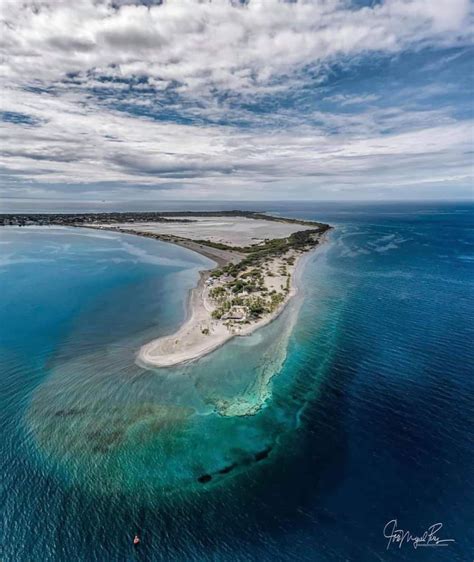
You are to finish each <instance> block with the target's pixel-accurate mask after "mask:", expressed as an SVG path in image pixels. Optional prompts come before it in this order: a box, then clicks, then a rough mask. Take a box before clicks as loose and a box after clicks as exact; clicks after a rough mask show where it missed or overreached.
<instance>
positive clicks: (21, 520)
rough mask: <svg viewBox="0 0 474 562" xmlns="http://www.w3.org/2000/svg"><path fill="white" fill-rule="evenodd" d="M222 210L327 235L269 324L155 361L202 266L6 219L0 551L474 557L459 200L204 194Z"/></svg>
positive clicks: (470, 381) (467, 266)
mask: <svg viewBox="0 0 474 562" xmlns="http://www.w3.org/2000/svg"><path fill="white" fill-rule="evenodd" d="M196 206H197V204H196V203H194V204H193V209H196ZM169 207H170V206H169V205H168V206H167V208H169ZM172 207H173V208H177V207H178V205H177V204H173V205H172ZM236 207H238V208H244V207H245V208H253V209H255V210H266V211H269V212H272V213H274V214H276V213H280V214H282V215H286V216H291V217H295V218H301V219H315V220H321V221H324V222H328V223H330V224H331V225H333V226H334V227H335V228H334V230H333V231H331V234H330V239H329V242H328V243H326V244H325V245H324V246H322V247H321V248H320V249H319V250H318V251H317V252H315V253H314V254H313V255H311V257H310V259H308V261H307V264H306V266H305V268H304V270H303V272H302V280H301V290H300V292H299V294H298V296H297V297H296V299H294V301H293V302H292V303H291V304H290V306H289V307H288V308H287V309H286V310H285V311H284V313H283V314H282V315H280V316H279V317H278V319H277V320H275V321H274V322H273V323H271V324H270V325H268V326H266V327H264V328H262V329H261V330H259V331H257V332H256V333H254V334H253V335H252V336H250V337H246V338H240V339H238V340H233V341H231V342H229V343H228V344H226V345H225V346H223V347H222V348H220V349H219V350H217V351H215V352H214V353H212V354H210V355H209V356H207V357H205V358H203V359H201V360H200V361H198V362H196V363H191V364H189V365H186V366H182V367H179V368H178V367H177V368H171V369H164V370H163V369H161V370H159V369H158V370H146V369H143V368H141V367H139V366H138V365H137V364H136V363H135V355H136V352H137V350H138V348H139V347H140V345H142V344H143V343H146V342H147V341H149V340H150V339H152V338H153V337H157V336H160V335H163V334H166V333H170V332H172V331H173V330H174V329H175V328H176V327H177V326H178V325H179V324H180V322H182V320H183V319H184V317H185V314H186V299H187V294H188V291H189V289H190V288H191V287H192V286H193V285H194V284H195V283H196V281H197V279H198V272H199V270H200V269H205V268H208V267H209V266H210V264H211V262H210V261H209V260H207V259H206V258H204V257H202V256H199V255H196V254H194V253H192V252H190V251H188V250H186V249H184V248H179V247H175V246H172V245H169V244H165V243H162V242H158V241H155V240H150V239H145V238H140V237H134V236H130V235H123V234H117V233H105V232H98V231H93V230H86V229H65V228H39V227H31V228H30V227H25V228H10V227H8V228H3V229H1V230H0V249H1V254H0V295H1V297H0V432H1V438H0V448H1V449H0V466H1V468H0V470H1V480H2V485H1V488H0V492H1V506H2V528H1V531H0V542H1V550H0V560H2V562H13V561H15V562H16V561H25V562H36V561H38V562H46V561H57V562H65V561H68V562H69V561H76V560H77V561H84V562H89V561H91V562H92V561H97V562H108V561H129V560H130V561H137V560H143V561H145V560H146V561H155V560H156V561H160V560H163V561H175V560H176V561H207V560H209V561H211V560H212V561H253V560H259V561H265V560H272V561H275V560H282V561H287V560H288V561H290V560H303V561H305V560H308V561H309V560H311V561H313V560H314V561H321V562H325V561H328V562H329V561H331V562H332V561H351V562H352V561H361V562H366V561H372V560H374V561H392V560H394V561H395V560H397V561H398V560H402V561H405V560H407V561H408V560H410V561H411V560H423V561H424V560H446V561H463V562H464V561H466V560H472V558H473V545H474V540H473V539H474V532H473V528H472V522H473V521H474V478H473V475H474V445H473V443H474V402H473V396H474V378H473V375H474V346H473V345H472V342H473V341H474V337H473V336H474V322H473V316H474V309H473V301H474V275H473V267H474V252H473V247H474V230H473V226H474V205H473V204H469V203H429V202H419V203H390V204H389V203H386V204H381V203H371V204H369V203H337V204H336V203H319V204H316V203H274V204H272V203H266V204H263V203H259V204H257V203H247V204H245V205H244V204H242V205H240V204H239V205H236V204H235V203H232V204H230V203H227V204H223V203H215V204H202V205H201V208H203V209H209V210H211V209H216V208H227V209H228V208H236ZM182 208H186V204H183V205H182ZM163 210H166V209H165V208H164V209H163ZM395 519H396V520H397V525H398V528H399V529H403V530H408V531H410V532H411V533H412V534H413V535H422V534H423V532H424V531H425V530H426V529H427V528H428V527H430V526H431V525H433V524H435V523H442V525H443V526H442V528H441V529H440V530H439V531H438V532H437V535H438V536H439V538H440V539H453V542H450V543H446V544H447V546H445V547H442V546H438V547H426V548H423V547H422V546H419V547H418V548H417V549H416V550H415V549H414V548H413V543H411V542H409V541H405V543H403V544H401V545H398V544H393V543H392V544H388V539H387V538H386V537H385V536H384V534H386V533H387V531H386V530H385V532H384V528H385V526H386V525H387V523H389V522H390V521H393V520H395ZM135 533H138V534H139V536H140V538H141V543H140V545H139V546H138V547H134V546H133V545H132V539H133V536H134V535H135ZM387 547H388V548H387Z"/></svg>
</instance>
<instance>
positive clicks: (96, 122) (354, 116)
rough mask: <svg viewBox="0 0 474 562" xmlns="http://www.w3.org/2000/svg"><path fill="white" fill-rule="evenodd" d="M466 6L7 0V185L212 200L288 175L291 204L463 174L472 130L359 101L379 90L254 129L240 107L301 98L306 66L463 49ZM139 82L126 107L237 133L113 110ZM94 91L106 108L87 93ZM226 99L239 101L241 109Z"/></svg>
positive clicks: (316, 69)
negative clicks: (287, 96)
mask: <svg viewBox="0 0 474 562" xmlns="http://www.w3.org/2000/svg"><path fill="white" fill-rule="evenodd" d="M114 6H115V7H114ZM117 6H118V7H117ZM469 6H470V5H469V2H468V0H449V1H448V0H436V1H429V0H386V1H385V2H383V3H381V4H376V5H374V6H373V7H365V8H362V9H356V8H354V7H352V6H351V5H350V4H349V2H348V1H343V0H326V1H324V2H323V1H314V2H298V3H279V2H276V1H273V0H265V1H263V0H262V1H251V2H249V3H248V5H244V6H236V5H234V4H232V3H230V2H228V1H223V0H221V1H216V2H213V3H212V4H211V3H197V2H192V1H191V0H180V1H179V2H167V3H165V4H164V5H163V6H153V7H150V8H148V7H146V6H139V5H135V3H131V4H127V3H126V2H123V3H117V2H115V3H112V2H109V1H107V2H106V1H98V0H76V1H75V2H70V1H69V0H64V1H62V0H54V1H46V0H35V1H24V2H19V1H18V0H3V3H2V20H1V22H0V26H1V32H0V37H1V38H0V50H1V53H2V55H3V62H2V64H1V67H0V68H1V70H2V74H3V95H2V99H1V103H2V106H3V110H4V111H7V112H10V113H18V114H23V115H26V116H29V118H30V119H32V120H34V122H32V123H31V124H28V123H26V124H24V125H21V124H18V123H11V122H9V123H5V124H4V127H3V132H2V137H1V145H2V149H3V150H2V152H3V158H2V163H1V166H2V170H3V175H4V177H7V178H8V184H7V188H8V189H9V190H11V189H15V190H18V189H20V190H21V189H33V191H35V189H36V193H39V192H40V190H44V187H37V188H35V187H34V185H33V186H32V187H31V185H32V184H34V182H38V183H41V185H42V186H44V185H46V184H48V183H49V184H61V185H63V184H88V183H104V182H111V183H114V184H115V185H116V186H121V189H122V190H123V193H125V192H126V193H128V192H129V191H128V190H130V189H131V188H130V186H131V185H133V184H140V185H141V186H150V191H151V190H152V188H153V186H158V187H160V186H163V187H166V188H169V186H170V185H171V186H173V185H176V186H177V187H179V188H180V190H181V192H182V193H183V194H187V193H189V194H193V193H194V194H203V195H204V196H205V195H214V196H215V197H217V198H218V197H220V196H223V197H225V196H227V195H228V193H229V192H232V191H235V190H236V189H238V190H239V192H241V193H242V196H245V194H246V193H247V194H255V193H257V192H260V190H262V189H263V190H264V189H265V186H266V185H267V184H268V183H269V182H272V183H273V184H274V185H275V186H276V187H275V189H277V188H278V185H280V184H281V185H284V183H285V182H286V185H287V190H288V194H289V196H291V189H292V188H291V186H290V184H291V185H294V186H297V187H296V189H300V187H301V189H302V190H304V189H308V186H315V187H317V188H318V189H323V190H324V189H327V183H328V181H330V182H331V188H333V189H336V188H338V186H340V187H344V188H345V187H347V186H349V188H351V189H354V190H356V189H357V188H358V187H359V185H360V183H361V182H364V183H365V185H370V184H371V183H374V184H375V182H377V181H379V182H380V179H381V178H382V177H383V178H384V181H386V182H387V184H390V182H392V181H393V182H395V181H396V179H397V177H398V178H399V179H400V181H401V182H408V183H409V182H410V178H412V180H413V182H417V183H420V182H421V181H422V179H420V178H419V177H418V175H419V173H422V172H423V171H426V170H428V169H430V170H432V173H430V175H429V177H436V178H441V179H440V180H439V179H438V180H436V181H450V180H449V178H457V179H458V180H459V178H462V177H465V175H466V174H467V173H468V172H467V171H466V163H465V159H463V155H464V154H465V153H466V152H467V151H468V150H469V147H470V142H471V141H470V126H471V125H470V124H469V123H466V122H457V121H456V120H455V119H454V118H452V117H451V115H450V113H449V111H439V110H431V111H417V110H416V109H410V110H408V109H407V108H385V109H383V108H379V107H371V104H373V103H374V102H377V101H379V100H380V96H379V95H375V94H371V93H368V94H351V95H347V94H334V95H332V96H330V97H327V98H326V99H327V100H329V101H333V102H337V103H339V104H340V105H341V106H349V107H350V108H351V109H353V108H356V109H357V110H359V112H358V113H355V112H351V113H323V112H318V111H316V110H313V111H312V112H311V114H309V115H304V114H302V115H295V114H294V113H291V112H289V111H287V110H285V109H284V108H277V109H276V110H275V111H274V112H273V113H271V114H270V118H268V117H267V118H265V124H266V127H261V126H260V124H261V123H260V120H261V119H263V117H260V116H259V115H258V114H255V113H252V114H250V113H248V112H247V110H246V109H245V107H241V106H239V103H242V100H245V99H255V96H258V95H262V94H265V95H266V96H270V98H271V97H272V96H276V95H277V94H281V93H282V92H283V93H284V92H285V91H298V89H299V88H301V87H302V86H304V85H305V80H306V78H305V75H304V73H303V72H302V69H304V68H308V67H310V68H311V76H312V78H311V80H313V81H316V82H317V81H318V80H319V81H323V80H324V78H325V76H326V74H327V72H328V65H330V64H332V63H333V62H334V61H336V60H338V61H341V60H343V61H347V60H351V61H352V62H353V61H354V60H357V59H358V57H363V56H369V55H371V54H372V55H373V54H376V53H381V52H382V53H389V54H396V53H400V52H402V51H404V50H406V49H418V48H420V47H426V46H439V45H442V46H456V45H464V44H467V43H469V40H470V38H469V30H470V28H469ZM137 77H139V78H140V79H141V80H142V82H141V83H140V84H138V85H137V86H135V87H134V92H135V93H134V95H133V96H132V97H131V98H130V99H128V100H127V101H128V103H130V104H132V105H133V106H134V107H135V109H136V108H145V109H146V108H147V107H152V108H153V109H154V111H161V110H162V111H163V112H166V111H170V110H176V111H177V112H179V111H180V110H182V108H183V105H182V104H188V105H187V109H186V110H187V114H188V115H192V116H195V117H200V118H202V119H203V121H204V122H205V121H206V118H208V117H209V116H212V117H213V118H217V117H219V118H220V117H222V121H223V122H225V118H226V117H230V116H232V118H233V119H237V116H238V117H239V118H241V119H248V121H249V126H248V127H239V126H235V125H234V126H232V125H231V124H230V121H229V120H228V124H218V125H217V124H214V125H212V126H211V125H210V124H202V123H201V124H199V125H198V124H183V123H181V124H180V123H179V122H172V119H171V118H169V119H167V120H165V119H163V120H162V121H156V120H152V119H146V118H144V117H138V116H137V115H133V114H132V113H125V112H122V113H120V112H118V111H116V110H114V109H113V106H114V102H116V101H117V100H118V99H119V98H118V97H116V96H119V94H120V93H121V92H126V91H127V90H128V89H129V85H128V83H127V82H126V81H110V80H112V79H115V80H117V79H120V80H129V79H132V78H135V79H136V78H137ZM66 78H68V79H69V80H72V81H73V83H69V84H65V82H64V81H65V80H66ZM104 80H106V81H105V82H104ZM105 88H107V93H106V100H105V102H106V103H105V102H104V100H101V99H99V97H97V96H94V95H93V94H92V93H91V92H93V91H94V89H96V90H104V89H105ZM140 91H142V92H143V93H142V94H140ZM222 96H227V97H230V99H231V100H234V101H235V100H239V103H237V102H236V103H237V109H232V104H231V103H226V102H222V99H221V98H222ZM157 107H158V110H157ZM369 108H370V109H369ZM232 112H234V113H235V114H234V113H232ZM236 114H238V115H236ZM269 120H270V121H271V122H272V123H273V127H268V123H269ZM454 168H456V169H455V170H453V169H454ZM443 169H445V170H446V173H444V172H443ZM357 174H360V176H359V177H357ZM27 184H29V186H30V187H28V186H27ZM298 186H300V187H298ZM104 189H105V188H104ZM98 196H100V190H99V193H98Z"/></svg>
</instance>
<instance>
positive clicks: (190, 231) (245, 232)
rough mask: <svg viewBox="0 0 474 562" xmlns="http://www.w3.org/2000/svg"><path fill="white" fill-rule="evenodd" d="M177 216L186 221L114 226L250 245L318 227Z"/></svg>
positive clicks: (253, 220)
mask: <svg viewBox="0 0 474 562" xmlns="http://www.w3.org/2000/svg"><path fill="white" fill-rule="evenodd" d="M173 220H183V222H182V223H179V222H177V223H174V222H173V223H167V222H133V223H132V222H130V223H120V224H116V225H114V226H117V227H121V228H127V229H133V230H136V231H140V232H152V233H155V234H167V235H174V236H182V237H183V238H189V239H191V240H208V241H210V242H220V243H221V244H226V245H228V246H250V245H253V244H259V243H261V242H263V241H264V240H266V239H274V238H285V237H287V236H289V235H290V234H292V233H293V232H298V231H301V230H310V229H312V228H313V229H314V226H305V225H302V224H292V223H285V222H276V221H266V220H264V219H249V218H246V217H232V216H231V217H224V216H223V217H173ZM184 221H187V222H184ZM189 221H192V222H189ZM104 226H107V225H104Z"/></svg>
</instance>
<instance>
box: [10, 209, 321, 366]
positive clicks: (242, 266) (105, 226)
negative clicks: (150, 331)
mask: <svg viewBox="0 0 474 562" xmlns="http://www.w3.org/2000/svg"><path fill="white" fill-rule="evenodd" d="M1 225H16V226H29V225H59V226H72V227H87V228H94V229H99V230H112V231H115V232H120V233H124V234H133V235H138V236H144V237H147V238H153V239H157V240H161V241H165V242H169V243H172V244H177V245H179V246H182V247H184V248H188V249H189V250H192V251H195V252H198V253H200V254H202V255H204V256H206V257H207V258H209V259H211V260H213V261H214V262H215V263H216V267H215V268H213V269H210V270H205V271H201V272H200V279H199V282H198V285H197V287H195V288H194V289H193V290H192V291H191V294H190V297H189V306H188V315H187V318H186V320H185V322H184V323H183V325H182V326H181V327H180V328H179V329H178V331H176V332H175V333H173V334H170V335H167V336H164V337H160V338H158V339H155V340H153V341H151V342H150V343H148V344H146V345H144V346H143V347H142V348H141V349H140V350H139V352H138V355H137V360H138V362H139V363H140V364H142V365H143V366H149V367H171V366H174V365H178V364H181V363H186V362H189V361H193V360H196V359H198V358H200V357H202V356H204V355H206V354H208V353H210V352H211V351H213V350H215V349H217V348H218V347H220V346H221V345H222V344H224V343H225V342H226V341H228V340H229V339H231V338H233V337H235V336H244V335H249V334H251V333H252V332H253V331H254V330H256V329H257V328H260V327H262V326H264V325H266V324H268V323H269V322H271V321H272V320H273V319H275V318H276V317H277V316H278V314H280V312H281V311H282V310H283V308H284V307H285V305H286V304H287V303H288V301H289V300H290V299H291V297H292V296H294V295H295V293H296V290H297V288H296V284H295V273H296V269H297V267H298V266H299V264H300V263H301V259H302V257H303V256H304V255H306V254H308V252H310V251H311V250H313V249H315V248H316V247H317V246H318V245H319V244H320V243H321V242H322V241H323V240H324V239H325V236H326V234H327V232H328V230H329V229H330V228H331V227H330V226H329V225H328V224H324V223H320V222H315V221H307V220H297V219H292V218H285V217H279V216H274V215H269V214H266V213H257V212H252V211H208V212H197V211H187V212H183V211H177V212H160V213H153V212H145V213H131V212H130V213H84V214H26V215H0V226H1Z"/></svg>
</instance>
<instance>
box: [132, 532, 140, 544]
mask: <svg viewBox="0 0 474 562" xmlns="http://www.w3.org/2000/svg"><path fill="white" fill-rule="evenodd" d="M133 544H134V546H137V545H139V544H140V538H139V536H138V535H135V537H134V538H133Z"/></svg>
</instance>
